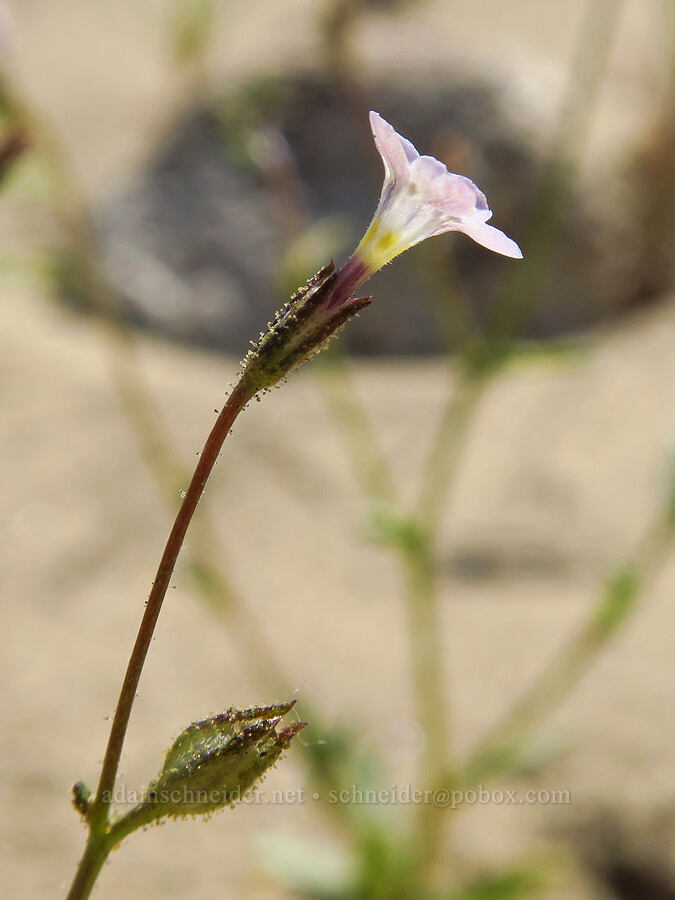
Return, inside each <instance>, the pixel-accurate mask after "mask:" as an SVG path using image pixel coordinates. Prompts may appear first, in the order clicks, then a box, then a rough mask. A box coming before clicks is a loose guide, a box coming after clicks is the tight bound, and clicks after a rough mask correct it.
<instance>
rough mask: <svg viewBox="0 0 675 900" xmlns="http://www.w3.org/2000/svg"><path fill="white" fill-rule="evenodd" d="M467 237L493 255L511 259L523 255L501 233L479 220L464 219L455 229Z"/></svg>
mask: <svg viewBox="0 0 675 900" xmlns="http://www.w3.org/2000/svg"><path fill="white" fill-rule="evenodd" d="M456 230H457V231H462V232H463V233H464V234H466V235H468V236H469V237H470V238H471V239H472V240H474V241H475V242H476V243H477V244H480V245H481V247H486V248H487V249H488V250H493V251H494V252H495V253H501V255H502V256H510V257H511V259H522V258H523V253H522V250H521V249H520V247H519V246H518V244H516V242H515V241H512V240H511V238H510V237H507V236H506V235H505V234H504V232H503V231H500V230H499V229H498V228H494V227H493V226H492V225H487V224H486V223H485V222H483V221H480V219H476V218H474V219H465V220H464V221H463V222H462V223H461V224H460V225H458V226H457V228H456Z"/></svg>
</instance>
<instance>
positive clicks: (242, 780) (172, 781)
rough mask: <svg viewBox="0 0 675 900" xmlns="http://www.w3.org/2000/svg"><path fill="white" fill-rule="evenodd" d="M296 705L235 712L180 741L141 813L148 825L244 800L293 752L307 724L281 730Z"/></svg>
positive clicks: (211, 720) (214, 719)
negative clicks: (283, 756)
mask: <svg viewBox="0 0 675 900" xmlns="http://www.w3.org/2000/svg"><path fill="white" fill-rule="evenodd" d="M294 703H295V701H291V702H289V703H279V704H276V705H274V706H254V707H250V708H248V709H229V710H227V712H224V713H220V714H219V715H215V716H211V717H210V718H208V719H204V720H202V721H200V722H194V723H193V724H192V725H189V726H188V727H187V728H186V729H185V730H184V731H183V732H181V734H180V735H179V736H178V737H177V738H176V740H175V741H174V743H173V745H172V747H171V748H170V749H169V751H168V753H167V754H166V758H165V760H164V766H163V767H162V771H161V772H160V773H159V776H158V778H157V779H156V780H155V781H154V782H153V783H152V784H151V785H150V786H149V788H148V789H147V791H146V793H145V797H144V798H143V800H142V801H141V804H140V806H139V807H138V815H139V818H140V819H142V821H143V823H144V824H147V823H149V822H152V821H156V820H157V819H162V818H165V817H167V816H168V817H173V818H175V817H184V816H195V815H204V814H209V813H212V812H215V811H216V810H218V809H221V808H222V807H224V806H232V805H234V804H235V803H236V802H237V801H238V800H240V799H241V798H242V797H243V796H244V795H245V793H246V791H248V790H249V789H250V788H251V787H252V786H253V785H254V784H255V782H256V781H258V780H259V779H260V778H261V777H262V776H263V775H264V774H265V772H266V771H267V770H268V769H269V768H270V767H271V766H273V765H274V764H275V763H276V761H277V760H278V759H279V757H280V756H281V754H282V753H283V752H284V751H285V750H286V749H287V748H288V746H289V744H290V743H291V741H292V740H293V738H294V737H295V735H296V734H298V732H299V731H301V730H302V728H304V726H305V724H306V723H305V722H293V723H292V724H290V725H288V726H286V727H284V728H279V724H280V722H281V720H282V717H283V716H284V715H285V714H286V713H287V712H288V711H289V710H290V709H291V708H292V706H293V705H294Z"/></svg>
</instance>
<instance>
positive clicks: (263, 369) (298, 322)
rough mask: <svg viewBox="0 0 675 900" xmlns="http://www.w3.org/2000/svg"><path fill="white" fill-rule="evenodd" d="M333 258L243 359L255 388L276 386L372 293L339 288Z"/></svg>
mask: <svg viewBox="0 0 675 900" xmlns="http://www.w3.org/2000/svg"><path fill="white" fill-rule="evenodd" d="M337 284H338V273H337V272H336V270H335V266H334V264H333V262H332V261H331V263H330V264H329V265H327V266H325V268H323V269H321V270H320V271H319V272H317V274H316V275H314V276H312V278H310V279H309V281H308V282H307V284H305V285H304V286H303V287H301V288H300V289H299V290H298V291H296V293H295V294H294V295H293V296H292V297H291V299H290V301H289V302H288V303H286V305H285V306H283V307H282V308H281V309H280V310H279V311H278V312H277V313H276V315H275V316H274V319H273V320H272V321H271V322H270V323H269V325H268V330H267V331H266V332H261V334H260V337H259V339H258V340H257V341H256V342H255V343H254V344H253V347H252V349H251V350H249V352H248V355H247V356H246V359H244V360H243V361H242V366H243V369H244V376H245V377H246V378H247V379H248V380H249V383H250V384H251V387H252V389H253V390H254V391H259V390H265V389H266V388H271V387H273V386H274V385H275V384H276V383H277V382H278V381H280V380H281V379H282V378H284V377H285V376H286V375H288V374H289V372H292V371H293V369H297V368H298V366H300V365H302V363H303V362H307V360H309V359H311V358H312V357H313V356H315V355H316V354H317V353H319V351H320V350H323V348H324V347H325V346H326V345H327V344H328V343H329V342H330V341H331V339H332V338H334V337H335V336H336V335H337V334H338V333H339V332H340V331H341V330H342V328H343V327H344V325H345V324H346V323H347V322H348V321H349V319H351V318H352V317H353V316H355V315H357V314H358V313H359V312H360V311H361V310H362V309H363V308H364V307H366V306H367V305H368V304H369V303H370V297H350V296H348V295H345V293H344V292H343V291H339V292H336V290H335V289H336V286H337Z"/></svg>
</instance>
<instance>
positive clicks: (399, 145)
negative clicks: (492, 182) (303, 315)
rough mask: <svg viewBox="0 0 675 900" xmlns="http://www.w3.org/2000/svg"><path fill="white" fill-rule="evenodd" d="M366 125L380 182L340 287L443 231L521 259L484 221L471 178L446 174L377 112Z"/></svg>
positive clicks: (482, 202)
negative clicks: (381, 173) (458, 233)
mask: <svg viewBox="0 0 675 900" xmlns="http://www.w3.org/2000/svg"><path fill="white" fill-rule="evenodd" d="M370 124H371V127H372V130H373V137H374V138H375V146H376V147H377V150H378V153H379V154H380V156H381V157H382V162H383V163H384V184H383V186H382V193H381V194H380V202H379V203H378V205H377V209H376V210H375V215H374V216H373V220H372V222H371V223H370V226H369V227H368V230H367V231H366V233H365V234H364V236H363V238H362V240H361V243H360V244H359V245H358V247H357V248H356V250H355V251H354V254H353V255H352V257H351V259H350V260H349V261H348V262H347V263H346V264H345V266H343V268H342V270H341V272H340V279H339V281H340V286H341V287H344V288H346V289H347V291H348V292H351V291H353V290H355V289H356V288H357V287H358V286H359V285H360V284H362V283H363V282H364V281H365V280H366V279H367V278H369V277H370V276H371V275H372V274H373V273H374V272H376V271H377V270H378V269H381V268H382V266H385V265H386V264H387V263H388V262H391V260H392V259H394V257H395V256H398V254H399V253H403V251H404V250H408V249H410V247H414V246H415V244H419V243H420V241H424V240H426V239H427V238H430V237H435V236H436V235H438V234H443V233H444V232H446V231H461V232H463V233H464V234H466V235H468V236H469V237H470V238H472V239H473V240H474V241H476V243H478V244H481V245H482V246H483V247H486V248H487V249H488V250H493V251H494V252H495V253H501V254H502V255H503V256H510V257H512V258H513V259H522V256H523V254H522V253H521V251H520V247H519V246H518V244H516V243H515V241H512V240H511V238H509V237H507V236H506V235H505V234H504V233H503V232H502V231H499V230H498V229H497V228H493V227H492V225H488V224H487V220H488V219H489V218H490V217H491V216H492V212H491V210H490V208H489V207H488V204H487V200H486V198H485V194H483V193H482V191H480V190H478V188H477V187H476V185H475V184H474V183H473V182H472V181H470V180H469V179H468V178H466V177H465V176H464V175H455V174H453V173H452V172H448V170H447V168H446V167H445V166H444V165H443V163H442V162H440V161H439V160H437V159H435V158H434V157H433V156H420V154H419V153H418V152H417V150H416V149H415V147H414V146H413V144H412V143H411V142H410V141H409V140H407V139H406V138H404V137H402V136H401V135H400V134H398V133H397V132H396V131H395V130H394V128H393V127H392V126H391V125H390V124H389V123H388V122H386V121H385V120H384V119H383V118H382V116H380V115H379V114H378V113H376V112H371V113H370ZM340 293H342V291H341V292H340Z"/></svg>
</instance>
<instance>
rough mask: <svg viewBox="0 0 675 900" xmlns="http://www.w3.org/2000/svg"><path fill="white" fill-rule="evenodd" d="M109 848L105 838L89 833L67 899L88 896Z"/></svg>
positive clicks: (71, 899)
mask: <svg viewBox="0 0 675 900" xmlns="http://www.w3.org/2000/svg"><path fill="white" fill-rule="evenodd" d="M111 850H112V844H111V843H110V841H109V840H108V839H107V838H102V837H101V836H99V835H94V834H93V833H92V834H90V835H89V840H88V841H87V845H86V847H85V848H84V853H83V854H82V859H81V860H80V864H79V866H78V867H77V872H76V873H75V878H74V879H73V883H72V885H71V887H70V891H69V893H68V898H67V900H75V898H77V900H85V898H86V897H89V895H90V894H91V892H92V889H93V887H94V884H95V883H96V879H97V878H98V876H99V873H100V871H101V869H102V868H103V864H104V863H105V861H106V859H107V858H108V854H109V853H110V851H111Z"/></svg>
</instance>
